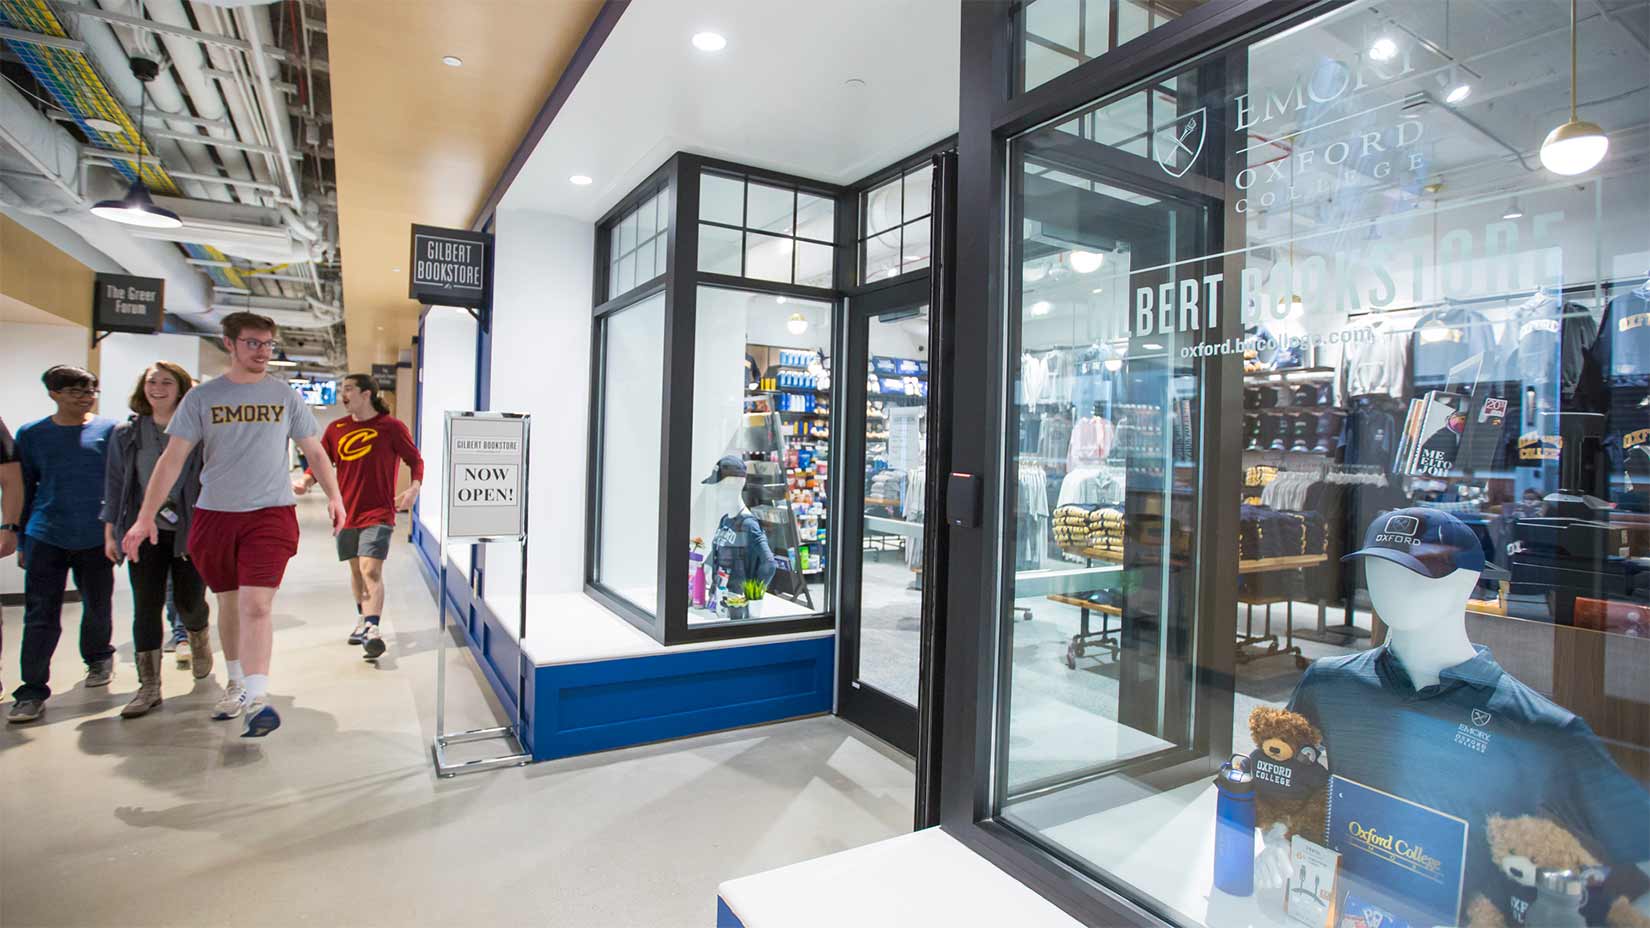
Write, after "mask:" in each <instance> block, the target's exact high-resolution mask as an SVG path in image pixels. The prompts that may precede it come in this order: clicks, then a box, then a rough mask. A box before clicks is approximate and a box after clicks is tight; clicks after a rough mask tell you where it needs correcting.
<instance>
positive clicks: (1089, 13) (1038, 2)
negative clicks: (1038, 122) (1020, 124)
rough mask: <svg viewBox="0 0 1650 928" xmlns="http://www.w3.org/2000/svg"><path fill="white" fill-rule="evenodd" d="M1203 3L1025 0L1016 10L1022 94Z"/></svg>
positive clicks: (1194, 0) (1197, 0) (1192, 0)
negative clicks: (1017, 15) (1018, 9)
mask: <svg viewBox="0 0 1650 928" xmlns="http://www.w3.org/2000/svg"><path fill="white" fill-rule="evenodd" d="M1204 2H1205V0H1027V2H1026V3H1025V4H1023V5H1022V6H1021V7H1020V13H1019V25H1020V51H1021V58H1020V81H1019V88H1018V89H1020V90H1021V91H1025V90H1032V89H1035V88H1037V87H1041V86H1042V85H1043V84H1046V83H1048V82H1049V81H1051V80H1053V79H1054V78H1056V77H1059V76H1060V75H1062V74H1064V73H1066V72H1067V71H1070V70H1072V69H1073V68H1075V67H1077V66H1078V65H1080V64H1083V63H1085V62H1087V61H1090V60H1092V59H1094V58H1097V57H1099V56H1100V55H1103V54H1105V53H1106V52H1108V51H1111V50H1112V49H1114V48H1116V47H1117V46H1119V45H1122V44H1123V43H1124V42H1127V41H1129V40H1130V39H1135V38H1139V37H1140V36H1143V35H1145V34H1146V33H1148V32H1150V31H1151V30H1153V29H1156V28H1157V27H1158V26H1162V25H1164V24H1166V23H1171V22H1173V21H1175V20H1176V19H1179V18H1180V17H1181V16H1184V15H1185V14H1186V13H1187V12H1188V11H1189V10H1191V9H1193V8H1196V7H1198V6H1201V5H1202V4H1203V3H1204Z"/></svg>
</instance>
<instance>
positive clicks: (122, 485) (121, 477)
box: [98, 416, 201, 557]
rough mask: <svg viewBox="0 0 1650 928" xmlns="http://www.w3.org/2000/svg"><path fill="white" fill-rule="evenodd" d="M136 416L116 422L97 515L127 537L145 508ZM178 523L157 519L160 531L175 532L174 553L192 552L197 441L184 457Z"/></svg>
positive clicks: (197, 480)
mask: <svg viewBox="0 0 1650 928" xmlns="http://www.w3.org/2000/svg"><path fill="white" fill-rule="evenodd" d="M137 420H138V417H137V416H132V417H131V418H129V419H127V420H126V421H125V422H122V423H121V424H119V425H117V426H115V432H114V435H112V436H110V438H109V458H108V464H107V466H106V467H105V469H104V471H103V511H102V512H101V513H99V514H98V518H100V519H102V520H103V521H104V522H107V523H109V524H110V525H113V526H114V527H115V537H116V538H117V539H118V538H121V537H124V536H125V534H126V532H127V531H128V530H130V529H131V527H132V523H133V522H136V521H137V514H138V510H140V509H142V508H143V489H142V484H140V483H138V475H137V443H138V428H137ZM176 487H177V490H178V492H177V495H176V497H174V499H175V500H176V502H177V504H178V505H177V510H178V524H177V525H176V526H174V527H172V528H168V527H167V526H166V525H164V524H162V523H160V522H158V521H157V523H156V524H157V525H159V527H160V529H161V531H171V532H174V533H176V534H175V535H174V536H173V539H172V555H173V556H174V557H184V556H187V555H188V554H189V523H190V522H191V521H192V519H193V517H194V514H195V501H196V500H198V499H199V498H200V495H201V446H200V445H196V446H195V447H194V448H193V449H192V450H191V451H190V452H189V457H187V458H185V459H184V462H183V472H182V473H180V474H179V475H178V482H177V484H176Z"/></svg>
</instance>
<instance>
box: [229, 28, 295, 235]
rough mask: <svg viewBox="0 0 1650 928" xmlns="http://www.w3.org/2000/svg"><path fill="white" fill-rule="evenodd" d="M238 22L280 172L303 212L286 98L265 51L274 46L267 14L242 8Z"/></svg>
mask: <svg viewBox="0 0 1650 928" xmlns="http://www.w3.org/2000/svg"><path fill="white" fill-rule="evenodd" d="M235 19H236V21H237V22H238V23H240V26H241V34H242V35H244V36H246V40H247V41H248V42H250V43H252V52H251V56H250V57H251V58H252V70H253V72H254V73H255V74H256V75H257V76H258V89H259V91H260V92H259V94H258V100H259V102H260V103H262V104H263V111H264V114H265V117H266V119H267V123H268V128H269V134H270V139H271V141H273V142H274V143H275V150H276V151H277V152H279V153H280V164H279V165H278V166H277V169H278V170H279V171H280V173H281V177H282V178H283V179H284V180H285V182H286V187H287V193H288V194H289V195H290V196H291V197H292V199H293V201H294V202H295V203H297V204H298V208H299V209H300V210H302V209H303V202H304V196H303V192H302V191H301V190H300V189H299V187H298V172H297V170H296V169H295V168H294V167H293V164H292V125H291V122H290V121H289V120H288V119H287V116H286V106H285V103H284V101H283V98H282V97H281V96H280V94H279V93H277V92H276V90H275V80H276V75H275V64H274V62H273V61H271V60H270V58H269V55H267V54H265V52H264V46H266V45H269V44H271V43H270V40H269V16H268V12H267V11H266V10H263V9H254V8H244V7H243V8H241V9H237V10H236V11H235Z"/></svg>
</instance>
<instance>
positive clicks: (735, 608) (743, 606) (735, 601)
mask: <svg viewBox="0 0 1650 928" xmlns="http://www.w3.org/2000/svg"><path fill="white" fill-rule="evenodd" d="M728 618H730V619H748V618H750V605H749V603H748V602H747V601H746V599H745V597H743V596H740V595H738V594H737V593H736V594H734V595H732V596H729V597H728Z"/></svg>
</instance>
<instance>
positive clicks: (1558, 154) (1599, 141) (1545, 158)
mask: <svg viewBox="0 0 1650 928" xmlns="http://www.w3.org/2000/svg"><path fill="white" fill-rule="evenodd" d="M1576 58H1577V56H1576V0H1570V121H1569V122H1567V123H1565V124H1564V125H1562V126H1559V127H1558V128H1556V129H1554V130H1553V131H1552V132H1549V133H1548V134H1547V140H1546V141H1544V142H1542V143H1541V164H1542V165H1543V166H1544V167H1546V169H1547V170H1549V171H1552V172H1553V173H1554V174H1563V175H1565V176H1570V175H1574V174H1581V173H1584V172H1586V171H1591V170H1592V169H1593V168H1594V167H1596V166H1598V163H1599V162H1600V161H1603V160H1604V154H1605V152H1608V151H1609V150H1610V138H1609V136H1606V135H1605V134H1604V130H1603V129H1601V128H1599V127H1598V126H1597V125H1596V124H1594V123H1590V122H1587V121H1586V120H1583V119H1580V118H1578V117H1577V115H1576Z"/></svg>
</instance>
